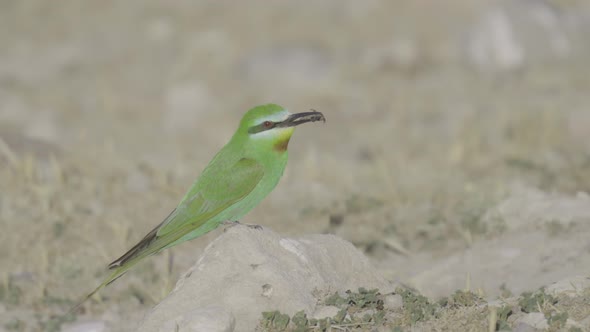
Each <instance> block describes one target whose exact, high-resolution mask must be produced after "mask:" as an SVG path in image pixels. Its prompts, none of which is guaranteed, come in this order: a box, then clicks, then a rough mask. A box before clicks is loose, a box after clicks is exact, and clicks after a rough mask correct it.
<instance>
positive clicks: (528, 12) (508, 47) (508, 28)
mask: <svg viewBox="0 0 590 332" xmlns="http://www.w3.org/2000/svg"><path fill="white" fill-rule="evenodd" d="M567 19H568V16H567V15H565V13H564V12H563V11H560V10H559V8H557V7H556V6H553V5H552V4H551V3H550V2H549V1H542V0H528V1H527V0H525V1H495V2H492V4H491V6H490V7H489V8H488V9H487V10H484V12H483V14H482V15H481V17H480V18H479V21H478V22H477V23H476V24H475V25H474V26H473V27H472V28H471V29H469V31H470V36H469V38H468V41H467V47H466V48H467V55H468V59H469V61H470V62H471V63H472V64H473V65H475V66H476V67H478V68H479V69H483V70H492V71H494V70H507V71H510V70H514V69H519V68H522V67H523V66H525V65H527V64H529V63H543V62H547V61H549V60H558V59H564V58H566V57H568V56H570V55H571V54H572V53H573V49H574V46H575V43H574V42H573V39H572V37H573V36H572V33H573V34H574V35H576V34H577V33H574V32H573V31H568V28H567V26H568V22H567Z"/></svg>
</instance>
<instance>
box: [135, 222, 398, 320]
mask: <svg viewBox="0 0 590 332" xmlns="http://www.w3.org/2000/svg"><path fill="white" fill-rule="evenodd" d="M359 287H365V288H369V289H370V288H379V289H380V290H381V291H382V292H383V293H387V292H391V291H392V290H393V285H391V284H390V283H388V282H387V281H385V280H384V279H383V278H382V277H381V276H380V275H378V274H377V273H376V272H375V270H374V269H373V267H371V265H370V264H369V262H368V260H367V258H366V257H364V256H363V254H362V253H361V252H359V251H358V250H357V249H356V248H355V247H354V246H353V245H352V244H350V243H349V242H346V241H344V240H342V239H340V238H338V237H336V236H333V235H308V236H304V237H302V238H298V239H293V238H283V237H281V236H280V235H278V234H276V233H274V232H272V231H270V230H268V229H267V228H265V229H263V230H257V229H251V228H249V227H242V226H235V227H231V228H229V229H227V230H226V232H224V233H223V234H222V235H221V236H220V237H219V238H217V239H216V240H215V241H213V242H212V243H211V244H210V245H209V246H208V247H207V248H206V249H205V251H204V252H203V254H202V255H201V257H200V258H199V259H198V261H197V263H196V264H195V265H194V266H193V267H192V268H191V269H190V270H189V271H188V272H187V273H186V274H185V275H184V276H183V277H182V278H181V279H180V280H179V281H178V283H177V285H176V287H175V289H174V290H173V291H172V293H171V294H170V295H168V297H167V298H165V299H164V300H163V301H162V302H161V303H160V304H158V305H157V306H156V307H155V308H154V309H153V310H152V311H151V313H149V314H148V315H147V316H146V317H145V319H144V320H143V322H142V323H141V324H140V327H139V329H138V331H145V332H149V331H162V330H161V329H162V328H166V327H168V326H169V324H170V322H169V320H170V317H185V316H188V315H191V314H190V313H191V312H194V311H195V310H203V308H207V307H210V306H219V307H222V308H224V309H225V310H227V312H228V313H230V314H231V315H233V317H235V330H236V331H253V330H254V328H255V327H256V325H257V324H258V322H259V320H260V319H261V317H262V315H261V313H262V312H264V311H274V310H279V311H280V312H281V313H284V314H288V315H293V314H294V313H295V312H297V311H300V310H304V311H305V312H306V313H307V314H308V315H311V314H312V313H314V312H315V311H316V307H317V298H316V297H315V296H314V294H320V293H323V294H326V293H328V292H336V291H340V292H343V291H346V290H349V289H350V290H356V289H358V288H359ZM222 320H223V321H224V322H227V319H225V318H223V319H222Z"/></svg>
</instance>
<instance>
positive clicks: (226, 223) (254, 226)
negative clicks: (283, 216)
mask: <svg viewBox="0 0 590 332" xmlns="http://www.w3.org/2000/svg"><path fill="white" fill-rule="evenodd" d="M222 224H223V225H224V226H228V227H227V228H226V229H228V228H230V227H233V226H235V225H241V226H248V227H250V228H253V229H262V226H260V225H254V224H246V223H241V222H239V221H237V220H235V221H230V220H226V221H224V222H222Z"/></svg>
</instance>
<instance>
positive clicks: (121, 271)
mask: <svg viewBox="0 0 590 332" xmlns="http://www.w3.org/2000/svg"><path fill="white" fill-rule="evenodd" d="M138 262H139V259H134V260H131V261H128V262H127V264H124V265H121V266H119V267H118V268H116V269H114V271H113V272H112V273H111V274H110V275H109V276H108V277H107V278H106V279H105V280H104V281H103V282H102V283H101V284H100V285H98V287H96V288H95V289H94V290H93V291H92V292H90V293H89V294H88V295H86V296H85V297H84V298H83V299H82V300H81V301H80V302H78V303H77V304H76V305H75V306H73V307H72V308H70V310H69V311H68V314H70V313H73V312H74V311H76V310H77V309H78V308H80V306H82V304H84V303H85V302H86V301H88V299H90V298H91V297H92V296H94V294H96V293H97V292H98V291H100V290H101V289H103V288H105V287H106V286H107V285H108V284H110V283H112V282H113V281H115V280H117V279H119V278H120V277H122V276H123V275H124V274H125V273H126V272H127V271H128V270H129V269H131V268H132V267H133V266H134V265H135V264H137V263H138Z"/></svg>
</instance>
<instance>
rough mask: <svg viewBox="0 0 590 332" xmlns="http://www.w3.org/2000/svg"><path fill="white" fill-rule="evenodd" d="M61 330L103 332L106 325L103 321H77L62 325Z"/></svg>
mask: <svg viewBox="0 0 590 332" xmlns="http://www.w3.org/2000/svg"><path fill="white" fill-rule="evenodd" d="M61 331H62V332H103V331H106V325H105V323H104V322H103V321H88V322H78V323H73V324H68V325H64V326H63V328H62V330H61Z"/></svg>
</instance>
